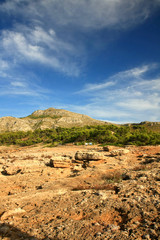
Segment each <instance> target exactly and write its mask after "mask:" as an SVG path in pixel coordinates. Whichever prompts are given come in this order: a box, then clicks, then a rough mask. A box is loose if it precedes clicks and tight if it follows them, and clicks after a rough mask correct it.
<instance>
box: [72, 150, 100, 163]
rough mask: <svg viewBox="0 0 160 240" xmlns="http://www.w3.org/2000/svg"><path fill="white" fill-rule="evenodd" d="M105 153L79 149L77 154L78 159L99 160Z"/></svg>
mask: <svg viewBox="0 0 160 240" xmlns="http://www.w3.org/2000/svg"><path fill="white" fill-rule="evenodd" d="M103 157H104V156H103V154H101V153H99V152H81V151H77V152H76V154H75V159H76V160H88V161H91V160H93V161H97V160H101V159H103Z"/></svg>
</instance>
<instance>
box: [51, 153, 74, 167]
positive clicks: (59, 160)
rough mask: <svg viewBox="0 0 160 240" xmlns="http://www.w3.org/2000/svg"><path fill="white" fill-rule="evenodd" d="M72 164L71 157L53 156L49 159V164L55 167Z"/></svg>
mask: <svg viewBox="0 0 160 240" xmlns="http://www.w3.org/2000/svg"><path fill="white" fill-rule="evenodd" d="M71 164H72V158H69V157H64V156H54V157H53V158H52V159H50V164H49V165H50V166H51V167H55V168H70V167H71Z"/></svg>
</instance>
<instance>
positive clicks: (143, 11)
mask: <svg viewBox="0 0 160 240" xmlns="http://www.w3.org/2000/svg"><path fill="white" fill-rule="evenodd" d="M157 6H159V1H158V0H152V1H146V0H134V1H128V0H89V1H88V0H81V1H79V0H65V1H64V0H45V1H44V0H39V1H35V0H33V1H28V0H24V1H23V2H22V1H19V0H12V1H9V0H8V1H6V2H5V3H3V4H2V5H1V11H7V12H9V13H10V14H15V13H16V14H19V15H22V16H23V17H25V18H28V20H29V17H30V18H32V19H31V20H32V21H33V20H34V21H35V20H39V21H40V20H41V19H44V21H47V22H48V21H49V20H50V22H51V24H56V25H58V26H67V25H72V26H78V27H81V28H85V29H86V28H87V29H89V28H90V29H102V28H105V27H107V28H110V27H112V28H113V27H116V28H117V27H118V28H126V27H129V26H132V25H135V24H137V23H139V22H143V21H144V20H145V19H146V18H148V17H149V16H150V14H151V13H152V11H153V10H154V9H155V8H156V7H157ZM55 22H56V23H55Z"/></svg>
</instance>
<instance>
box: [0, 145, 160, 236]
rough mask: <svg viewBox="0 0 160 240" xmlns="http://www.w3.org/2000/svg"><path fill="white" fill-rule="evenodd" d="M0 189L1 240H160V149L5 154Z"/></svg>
mask: <svg viewBox="0 0 160 240" xmlns="http://www.w3.org/2000/svg"><path fill="white" fill-rule="evenodd" d="M0 182H1V184H0V194H1V198H0V239H3V240H10V239H12V240H20V239H32V240H36V239H37V240H42V239H44V240H47V239H48V240H49V239H56V240H58V239H65V240H68V239H71V240H72V239H75V240H77V239H81V240H82V239H117V240H119V239H138V240H140V239H148V240H149V239H160V214H159V213H160V146H155V147H152V146H146V147H134V146H127V147H125V148H118V147H108V148H105V149H103V148H102V147H99V146H60V147H56V148H44V147H43V146H37V147H24V148H17V147H4V146H1V147H0Z"/></svg>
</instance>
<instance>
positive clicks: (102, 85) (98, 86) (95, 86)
mask: <svg viewBox="0 0 160 240" xmlns="http://www.w3.org/2000/svg"><path fill="white" fill-rule="evenodd" d="M115 84H116V82H113V81H109V82H105V83H100V84H86V85H85V87H84V89H82V90H80V91H79V92H77V93H86V92H92V91H96V90H101V89H104V88H108V87H110V86H114V85H115Z"/></svg>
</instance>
